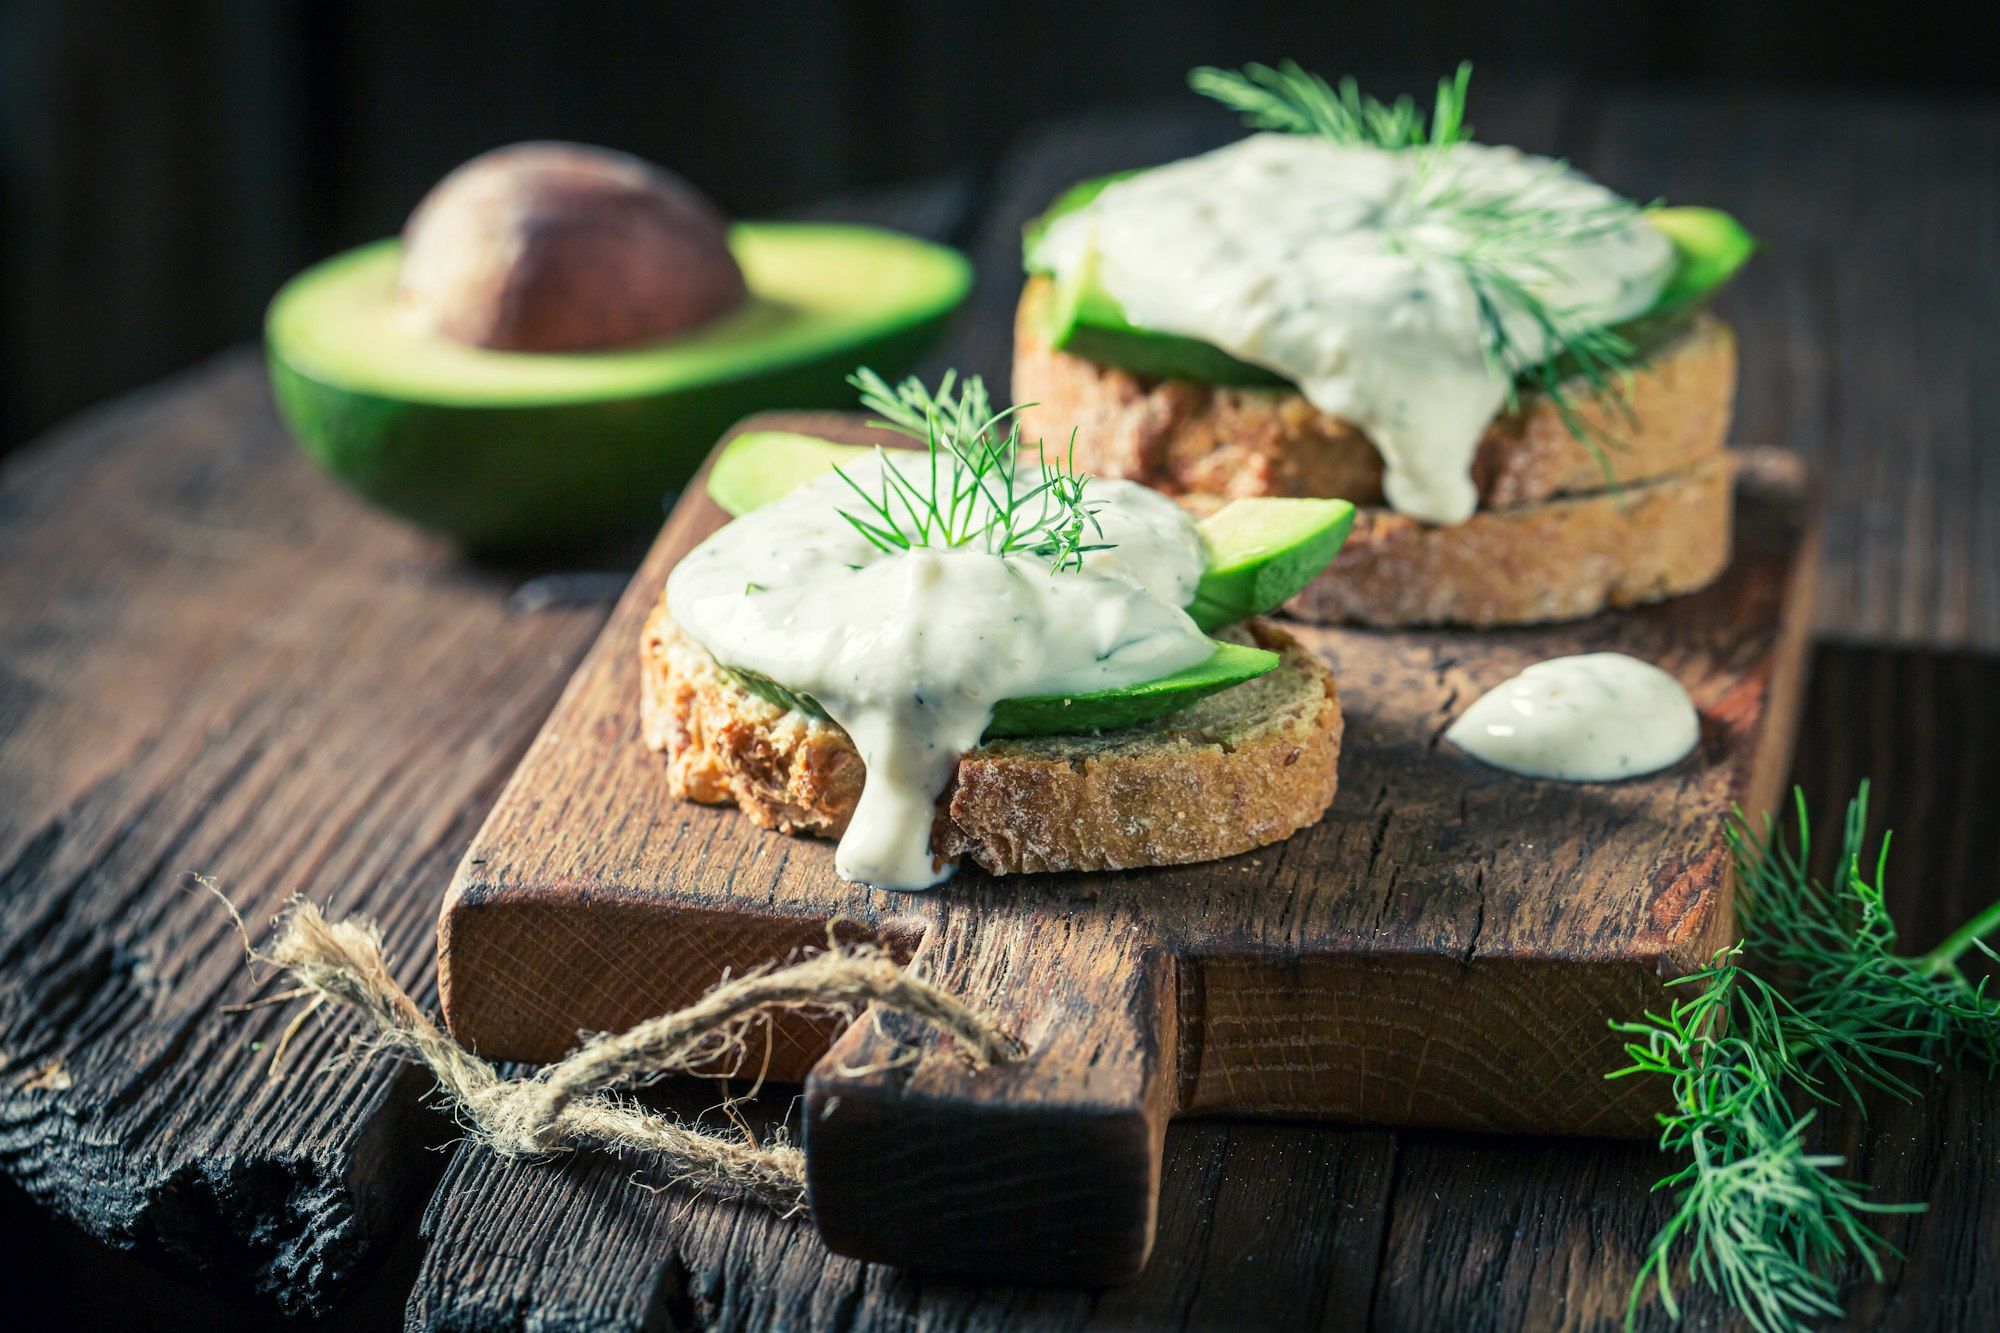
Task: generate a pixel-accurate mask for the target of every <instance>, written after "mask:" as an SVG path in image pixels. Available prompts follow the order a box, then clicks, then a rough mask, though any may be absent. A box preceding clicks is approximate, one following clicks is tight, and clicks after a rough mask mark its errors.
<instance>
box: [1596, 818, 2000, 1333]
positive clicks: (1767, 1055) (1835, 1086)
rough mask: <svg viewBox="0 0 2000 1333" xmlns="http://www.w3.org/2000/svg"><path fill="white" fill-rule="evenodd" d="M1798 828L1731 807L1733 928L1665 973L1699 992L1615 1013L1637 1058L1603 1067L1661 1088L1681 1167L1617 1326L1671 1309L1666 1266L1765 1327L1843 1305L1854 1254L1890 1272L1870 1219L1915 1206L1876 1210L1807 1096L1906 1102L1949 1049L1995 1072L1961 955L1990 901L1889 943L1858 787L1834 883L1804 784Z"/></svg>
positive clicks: (1988, 1016) (1992, 921)
mask: <svg viewBox="0 0 2000 1333" xmlns="http://www.w3.org/2000/svg"><path fill="white" fill-rule="evenodd" d="M1797 804H1798V820H1799V833H1798V839H1797V842H1796V844H1795V845H1792V846H1788V845H1786V844H1785V843H1784V842H1783V841H1782V840H1781V839H1780V838H1779V837H1778V835H1777V833H1776V831H1775V830H1774V829H1773V828H1772V827H1770V826H1769V825H1768V824H1767V826H1766V828H1765V829H1764V831H1763V832H1762V834H1758V833H1757V832H1755V831H1754V830H1752V829H1751V828H1749V827H1748V826H1747V824H1745V823H1744V822H1743V821H1742V820H1741V819H1740V818H1739V819H1738V820H1737V821H1736V822H1735V823H1734V824H1733V825H1732V826H1731V828H1730V831H1729V836H1730V846H1731V848H1732V851H1733V853H1734V857H1735V862H1736V873H1737V875H1738V883H1739V885H1740V891H1739V892H1740V907H1739V914H1740V918H1741V921H1742V925H1743V940H1742V942H1741V943H1739V944H1737V945H1735V946H1734V947H1732V948H1729V949H1727V950H1724V951H1723V952H1721V953H1719V954H1718V955H1717V956H1716V958H1715V961H1714V963H1713V965H1712V966H1710V967H1708V968H1706V969H1704V970H1702V971H1700V972H1697V973H1695V974H1693V975H1691V976H1687V977H1683V978H1680V979H1679V980H1677V981H1675V982H1673V983H1670V984H1672V985H1674V986H1676V987H1686V988H1688V989H1689V990H1690V991H1692V994H1691V995H1690V996H1689V998H1687V999H1685V1000H1678V1001H1676V1002H1675V1003H1674V1004H1673V1005H1671V1006H1670V1007H1669V1008H1668V1010H1667V1012H1666V1013H1664V1014H1648V1015H1647V1016H1646V1017H1645V1018H1644V1019H1643V1020H1642V1021H1639V1022H1619V1023H1613V1024H1612V1028H1613V1030H1614V1031H1617V1032H1619V1033H1621V1034H1623V1035H1625V1036H1626V1037H1627V1038H1629V1039H1630V1040H1628V1042H1627V1043H1626V1046H1625V1050H1626V1054H1627V1055H1628V1056H1629V1057H1630V1059H1631V1064H1629V1065H1628V1066H1626V1067H1625V1068H1623V1069H1620V1070H1617V1071H1615V1072H1614V1073H1612V1074H1610V1075H1608V1077H1611V1078H1623V1077H1628V1076H1632V1075H1658V1076H1662V1077H1665V1078H1667V1079H1669V1080H1671V1085H1672V1098H1673V1109H1672V1110H1670V1111H1668V1112H1666V1113H1665V1114H1663V1115H1662V1116H1661V1118H1660V1121H1661V1126H1662V1132H1661V1136H1660V1147H1661V1149H1662V1150H1663V1151H1665V1152H1668V1153H1671V1154H1674V1155H1676V1156H1679V1157H1682V1158H1685V1159H1686V1160H1685V1164H1684V1165H1683V1166H1682V1167H1681V1168H1680V1169H1679V1170H1677V1171H1675V1172H1674V1173H1673V1174H1671V1175H1669V1176H1667V1177H1666V1178H1665V1179H1664V1180H1662V1181H1660V1182H1659V1184H1658V1185H1657V1186H1656V1188H1657V1189H1660V1190H1662V1191H1670V1192H1672V1193H1673V1195H1674V1212H1673V1215H1672V1217H1671V1218H1670V1219H1669V1220H1668V1222H1667V1224H1666V1225H1665V1226H1664V1227H1662V1228H1661V1230H1660V1231H1659V1233H1658V1234H1657V1235H1656V1236H1654V1238H1653V1240H1652V1243H1651V1244H1650V1245H1649V1247H1648V1250H1647V1255H1646V1259H1645V1261H1644V1264H1643V1265H1642V1267H1641V1268H1640V1271H1639V1276H1638V1279H1637V1281H1636V1282H1635V1283H1634V1284H1633V1289H1632V1296H1631V1300H1630V1302H1629V1303H1628V1306H1627V1310H1626V1322H1627V1325H1628V1326H1629V1325H1630V1324H1631V1323H1632V1322H1633V1320H1634V1319H1635V1317H1636V1315H1637V1313H1638V1309H1639V1302H1640V1300H1641V1299H1642V1297H1643V1296H1644V1294H1645V1292H1646V1291H1647V1290H1648V1289H1649V1288H1650V1289H1653V1290H1656V1291H1657V1292H1658V1294H1659V1297H1660V1302H1661V1305H1662V1306H1663V1308H1664V1309H1665V1310H1666V1312H1667V1313H1668V1314H1669V1315H1670V1316H1673V1317H1676V1318H1678V1317H1679V1314H1680V1307H1679V1304H1678V1302H1677V1301H1676V1299H1675V1295H1674V1290H1673V1277H1672V1272H1673V1268H1674V1265H1675V1263H1676V1260H1677V1258H1678V1256H1680V1254H1681V1253H1682V1252H1683V1251H1685V1255H1686V1264H1687V1273H1688V1276H1689V1277H1690V1278H1692V1279H1694V1280H1696V1281H1699V1282H1701V1283H1703V1284H1704V1285H1706V1286H1708V1287H1710V1288H1712V1289H1714V1290H1715V1291H1717V1292H1719V1293H1721V1294H1722V1295H1723V1296H1724V1297H1725V1298H1726V1299H1727V1300H1729V1302H1730V1303H1731V1304H1732V1305H1734V1306H1735V1307H1736V1308H1737V1309H1738V1310H1739V1311H1741V1312H1742V1314H1743V1317H1744V1319H1745V1320H1746V1321H1747V1322H1748V1323H1749V1325H1750V1326H1751V1327H1752V1328H1754V1329H1757V1330H1759V1333H1791V1330H1798V1329H1804V1328H1807V1327H1809V1326H1811V1324H1812V1323H1814V1322H1815V1321H1819V1320H1822V1319H1827V1318H1836V1317H1838V1316H1839V1315H1840V1314H1841V1313H1842V1307H1841V1303H1840V1294H1841V1293H1840V1286H1839V1276H1840V1274H1841V1272H1842V1270H1843V1268H1844V1266H1845V1261H1846V1260H1847V1259H1848V1258H1850V1257H1852V1258H1856V1259H1859V1260H1860V1262H1861V1263H1862V1264H1863V1266H1864V1267H1865V1268H1866V1269H1867V1270H1868V1272H1869V1273H1870V1274H1871V1275H1872V1276H1874V1277H1875V1278H1877V1279H1879V1278H1880V1277H1881V1276H1882V1262H1883V1256H1884V1255H1886V1254H1889V1253H1892V1251H1891V1250H1890V1249H1889V1246H1888V1245H1887V1243H1886V1242H1885V1241H1884V1240H1883V1239H1882V1237H1881V1236H1880V1235H1879V1234H1878V1233H1877V1232H1876V1230H1875V1229H1874V1225H1873V1220H1872V1219H1874V1218H1877V1217H1880V1216H1882V1215H1885V1214H1892V1213H1909V1212H1917V1211H1921V1210H1922V1207H1923V1205H1921V1204H1897V1203H1885V1202H1880V1201H1877V1200H1873V1199H1870V1198H1868V1197H1867V1192H1866V1187H1865V1186H1863V1185H1861V1184H1859V1183H1857V1182H1855V1181H1853V1180H1849V1179H1847V1178H1845V1177H1844V1176H1842V1175H1841V1174H1840V1172H1841V1169H1842V1168H1843V1167H1844V1166H1845V1165H1846V1163H1845V1161H1844V1159H1842V1158H1841V1157H1839V1156H1837V1155H1832V1154H1827V1153H1822V1152H1814V1151H1812V1149H1811V1147H1810V1146H1809V1142H1808V1140H1809V1137H1810V1133H1809V1131H1810V1130H1811V1127H1812V1125H1813V1122H1814V1119H1815V1117H1816V1116H1817V1115H1818V1112H1819V1108H1820V1107H1822V1106H1834V1105H1838V1104H1839V1098H1838V1097H1837V1096H1836V1094H1844V1096H1845V1098H1846V1099H1847V1100H1849V1101H1855V1100H1858V1098H1859V1097H1860V1095H1861V1092H1862V1090H1863V1088H1864V1087H1873V1088H1878V1089H1881V1090H1882V1091H1884V1092H1887V1093H1890V1094H1892V1095H1894V1096H1898V1097H1902V1098H1906V1099H1907V1098H1910V1097H1913V1096H1914V1095H1916V1089H1915V1087H1914V1086H1913V1085H1912V1084H1911V1083H1910V1082H1909V1081H1908V1080H1907V1079H1906V1078H1905V1077H1904V1074H1905V1073H1907V1072H1911V1071H1913V1070H1916V1069H1929V1068H1934V1067H1936V1064H1937V1061H1938V1058H1939V1056H1940V1055H1942V1054H1952V1055H1956V1056H1958V1057H1960V1058H1962V1059H1966V1060H1969V1061H1970V1062H1972V1063H1973V1064H1975V1065H1977V1066H1979V1067H1982V1068H1984V1069H1985V1070H1986V1071H1988V1072H1989V1073H1990V1072H1992V1071H1993V1070H1994V1069H1995V1068H1996V1066H2000V999H1996V998H1995V997H1994V996H1992V995H1990V994H1988V992H1987V990H1986V987H1985V986H1984V984H1983V983H1981V984H1975V983H1973V982H1972V981H1970V980H1969V979H1968V978H1967V977H1966V976H1965V974H1964V972H1963V971H1962V970H1961V969H1960V967H1959V960H1960V959H1961V958H1963V957H1964V956H1965V955H1966V954H1967V953H1968V952H1971V951H1974V950H1978V951H1980V952H1982V953H1986V954H1987V955H1988V956H1989V957H1990V956H1991V950H1989V949H1988V948H1987V946H1986V944H1985V943H1984V940H1985V938H1986V937H1987V936H1988V935H1990V934H1992V933H1994V932H1995V931H1996V930H2000V903H1995V904H1994V905H1993V906H1991V907H1989V908H1987V909H1986V910H1985V911H1983V912H1981V913H1980V914H1979V915H1978V916H1977V917H1975V918H1974V919H1973V920H1971V921H1969V922H1967V923H1966V925H1965V926H1964V927H1962V928H1961V929H1960V930H1958V931H1957V932H1955V933H1954V934H1953V935H1952V936H1951V937H1950V938H1949V939H1947V940H1946V941H1945V942H1944V943H1943V944H1941V945H1939V946H1938V948H1937V949H1934V950H1932V951H1931V952H1930V953H1928V954H1923V955H1917V956H1910V955H1904V954H1899V953H1897V952H1896V943H1897V936H1896V928H1895V924H1894V922H1893V921H1891V920H1890V918H1889V915H1888V913H1887V911H1886V910H1885V908H1884V906H1883V894H1882V872H1883V868H1884V865H1885V863H1886V859H1887V853H1888V839H1887V838H1886V837H1885V838H1884V839H1883V842H1882V845H1881V849H1880V852H1879V853H1878V855H1877V856H1876V857H1875V859H1874V861H1873V863H1872V864H1873V869H1874V875H1873V878H1872V879H1871V878H1870V877H1869V876H1868V875H1867V874H1865V873H1864V871H1863V867H1864V865H1867V864H1869V863H1868V862H1866V861H1864V857H1863V853H1864V850H1865V848H1864V843H1865V839H1866V829H1867V811H1868V788H1867V785H1866V784H1865V783H1864V784H1863V785H1862V788H1861V791H1860V794H1859V795H1857V796H1856V797H1855V799H1854V801H1853V802H1852V803H1850V805H1849V806H1848V810H1847V820H1846V826H1845V829H1844V837H1843V841H1842V845H1841V851H1840V858H1839V861H1838V864H1837V868H1836V873H1835V876H1834V878H1833V882H1832V883H1831V884H1830V885H1829V884H1822V883H1821V882H1819V881H1818V880H1816V879H1814V878H1813V876H1812V874H1811V872H1810V871H1809V869H1808V868H1807V867H1808V862H1809V853H1810V841H1809V833H1808V828H1807V821H1806V814H1805V803H1804V797H1803V795H1802V794H1801V795H1799V796H1798V798H1797Z"/></svg>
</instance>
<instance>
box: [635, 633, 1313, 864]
mask: <svg viewBox="0 0 2000 1333" xmlns="http://www.w3.org/2000/svg"><path fill="white" fill-rule="evenodd" d="M1240 632H1241V636H1242V637H1243V638H1244V640H1245V641H1247V642H1254V643H1257V644H1259V645H1260V646H1262V647H1266V648H1270V649H1272V650H1273V651H1275V652H1277V653H1279V654H1280V657H1281V661H1280V664H1279V666H1278V667H1277V668H1276V669H1275V670H1273V671H1271V672H1269V673H1267V674H1266V675H1264V676H1261V677H1258V678H1257V679H1255V680H1251V681H1247V682H1245V683H1244V684H1242V685H1238V686H1236V687H1234V688H1232V689H1229V690H1224V691H1222V692H1221V693H1219V694H1215V695H1211V696H1209V697H1208V698H1207V699H1204V700H1201V701H1200V702H1198V703H1196V704H1195V705H1193V706H1192V707H1190V708H1188V709H1186V710H1184V711H1182V712H1180V713H1177V714H1175V715H1173V716H1172V717H1169V718H1165V719H1161V720H1160V721H1158V722H1155V723H1150V724H1147V725H1145V726H1140V727H1132V728H1126V729H1123V730H1120V731H1114V732H1105V733H1102V734H1099V735H1084V736H1049V737H1031V738H1022V739H1012V740H999V741H991V742H988V743H987V744H985V745H982V746H981V747H979V748H978V749H976V750H973V751H971V752H970V753H968V754H967V755H965V756H964V757H963V758H962V759H960V761H959V765H958V773H957V776H956V777H955V778H954V780H953V782H952V784H951V786H950V787H949V789H947V791H946V792H945V794H944V796H943V797H941V798H940V800H939V803H938V816H937V822H936V823H935V824H934V825H933V826H932V829H931V847H932V849H933V850H934V851H935V852H937V853H938V854H940V855H942V856H947V857H965V858H967V859H970V860H971V861H973V862H975V863H976V864H978V865H979V866H981V867H982V868H984V869H986V870H987V871H989V872H991V873H993V874H1014V873H1021V872H1041V871H1060V870H1126V869H1131V868H1134V867H1138V866H1153V865H1178V864H1185V863H1188V862H1193V861H1209V860H1214V859H1216V858H1218V857H1224V856H1234V855H1236V854H1238V853H1240V852H1247V851H1250V850H1252V849H1254V848H1257V847H1263V846H1267V845H1268V844H1270V843H1274V842H1278V841H1281V840H1282V839H1284V838H1287V837H1290V836H1291V835H1292V834H1293V833H1296V832H1297V831H1298V830H1299V829H1301V828H1304V827H1306V826H1307V825H1309V824H1312V823H1314V822H1316V821H1317V820H1318V819H1319V818H1320V817H1321V816H1322V815H1323V814H1325V813H1326V810H1327V807H1328V806H1329V805H1331V804H1332V802H1333V795H1334V788H1335V784H1336V781H1337V769H1338V764H1339V758H1340V738H1341V714H1340V700H1339V695H1338V693H1337V692H1336V690H1335V687H1334V681H1333V674H1332V672H1330V671H1329V670H1328V669H1327V667H1326V665H1325V664H1324V663H1323V662H1321V661H1320V660H1319V659H1318V658H1317V657H1316V656H1314V655H1313V654H1312V653H1311V652H1310V651H1309V650H1307V649H1306V648H1305V647H1304V646H1303V645H1301V644H1300V643H1299V642H1298V641H1297V640H1295V639H1293V638H1292V637H1291V636H1290V635H1288V634H1286V633H1285V632H1284V631H1283V630H1280V629H1278V628H1277V627H1276V626H1275V625H1272V624H1269V623H1268V622H1263V621H1252V622H1249V623H1248V624H1246V625H1244V626H1242V627H1240ZM640 719H641V729H642V734H643V736H644V739H645V742H646V744H647V745H649V746H651V747H652V748H653V749H655V750H659V751H661V752H663V753H664V754H665V755H666V759H667V780H668V785H669V787H670V789H671V790H672V791H673V793H674V794H675V795H676V796H679V797H682V798H683V799H686V800H690V801H698V802H701V803H703V804H709V805H727V804H735V805H736V806H738V807H739V808H740V809H741V810H742V811H743V813H744V814H745V815H747V816H749V818H750V819H751V821H752V822H753V823H756V824H758V825H761V826H762V827H765V828H771V829H778V830H781V831H783V832H787V833H805V834H810V835H812V836H815V837H826V838H831V837H838V836H839V835H840V833H841V832H842V831H843V830H844V829H845V828H846V827H847V822H848V820H849V819H850V818H851V817H852V816H853V813H854V806H855V802H856V801H857V800H859V798H860V795H861V784H862V778H863V775H864V769H863V765H862V763H861V756H860V755H859V754H858V753H856V751H855V749H854V746H853V744H852V742H850V741H849V740H848V738H847V735H846V733H845V732H843V731H841V730H840V728H839V727H837V726H834V725H833V724H831V723H828V722H822V721H819V720H817V719H814V718H810V717H807V716H805V715H804V714H801V713H797V712H789V711H786V710H784V709H781V708H779V707H777V706H776V705H775V704H772V703H770V702H768V701H767V700H764V699H762V698H759V697H758V696H756V695H753V694H751V693H749V692H748V691H747V690H745V689H743V688H742V687H741V686H740V685H738V684H737V683H736V682H735V681H734V680H732V679H731V678H730V677H729V676H728V674H727V673H725V672H724V671H722V670H721V669H720V668H719V667H718V666H717V665H716V664H715V662H714V660H713V659H712V658H710V657H709V655H708V653H707V652H706V651H705V650H703V649H702V648H701V647H700V645H698V644H696V643H695V642H694V641H693V640H692V639H690V638H688V637H687V635H686V634H684V633H683V632H682V631H681V630H680V628H679V626H677V625H676V624H675V623H674V621H673V618H672V617H671V616H670V615H669V614H668V613H667V609H666V605H665V603H664V601H663V602H662V603H661V604H660V605H659V606H657V607H656V608H654V610H653V613H652V615H651V616H650V617H649V618H648V619H647V622H646V628H645V631H644V633H643V635H642V637H641V642H640Z"/></svg>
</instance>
